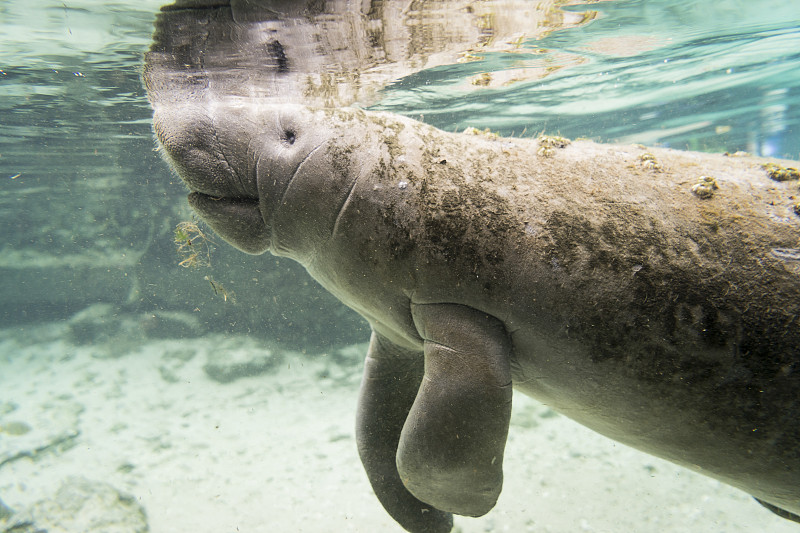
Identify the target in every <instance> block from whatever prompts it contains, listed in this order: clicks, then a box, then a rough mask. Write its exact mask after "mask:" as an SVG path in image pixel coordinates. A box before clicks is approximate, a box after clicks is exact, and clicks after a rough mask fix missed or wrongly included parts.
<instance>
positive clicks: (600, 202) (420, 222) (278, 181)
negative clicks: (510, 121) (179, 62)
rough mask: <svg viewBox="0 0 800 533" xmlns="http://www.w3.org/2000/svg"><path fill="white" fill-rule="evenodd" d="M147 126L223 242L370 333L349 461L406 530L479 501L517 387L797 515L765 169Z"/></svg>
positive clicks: (460, 139)
mask: <svg viewBox="0 0 800 533" xmlns="http://www.w3.org/2000/svg"><path fill="white" fill-rule="evenodd" d="M154 108H155V129H156V132H157V135H158V138H159V140H160V141H161V143H162V145H163V147H164V149H165V153H166V154H167V155H168V157H169V159H170V160H171V162H172V163H173V165H174V167H175V168H176V170H177V171H178V173H179V174H180V176H181V177H182V178H183V179H184V181H185V182H186V183H187V185H188V186H189V187H190V189H191V190H192V191H193V192H192V193H191V194H190V196H189V201H190V203H191V205H192V206H193V207H194V209H195V210H196V211H197V212H198V214H199V215H200V216H201V217H202V218H203V219H204V220H205V221H206V222H207V223H208V224H209V225H210V226H211V227H212V228H213V229H214V230H215V231H216V232H217V233H218V234H219V235H220V236H221V237H222V238H224V239H226V240H227V241H228V242H230V243H231V244H233V245H234V246H237V247H238V248H240V249H242V250H244V251H246V252H249V253H263V252H265V251H270V252H272V253H273V254H277V255H283V256H288V257H292V258H294V259H296V260H297V261H299V262H301V263H302V264H303V265H304V266H305V267H306V269H307V270H308V271H309V273H310V274H311V275H312V276H313V277H314V278H315V279H317V280H318V281H319V282H320V283H321V284H322V285H323V286H324V287H326V288H327V289H328V290H330V291H331V292H332V293H333V294H335V295H336V296H338V297H339V298H340V299H341V300H342V301H343V302H344V303H346V304H347V305H349V306H350V307H352V308H353V309H355V310H356V311H358V312H359V313H361V314H362V315H363V316H364V317H366V318H367V320H369V322H370V324H371V325H372V328H373V337H372V341H371V345H370V351H369V353H368V355H367V363H366V365H365V376H364V381H363V384H362V391H361V398H360V402H359V412H358V434H357V437H358V444H359V452H360V454H361V457H362V461H363V462H364V465H365V468H366V470H367V474H368V476H369V478H370V481H371V482H372V484H373V487H374V489H375V492H376V494H377V495H378V497H379V499H380V500H381V502H382V503H383V504H384V506H385V507H386V508H387V510H388V511H389V512H390V513H391V514H392V516H393V517H394V518H395V519H396V520H398V522H400V523H401V524H402V525H403V526H404V527H405V528H406V529H408V530H409V531H447V530H449V528H450V524H451V523H452V522H451V520H452V518H451V516H450V514H449V513H457V514H464V515H470V516H476V515H480V514H483V513H485V512H487V511H488V510H489V509H491V507H492V506H493V505H494V503H495V500H496V498H497V496H498V495H499V492H500V488H501V485H502V458H503V450H504V445H505V440H506V434H507V431H508V418H509V413H510V402H511V390H510V387H511V385H513V387H514V388H516V389H517V390H519V391H521V392H523V393H525V394H528V395H530V396H532V397H534V398H536V399H538V400H539V401H541V402H543V403H545V404H547V405H549V406H550V407H552V408H553V409H556V410H557V411H559V412H561V413H563V414H564V415H566V416H569V417H571V418H573V419H574V420H577V421H578V422H580V423H582V424H584V425H586V426H588V427H590V428H593V429H594V430H596V431H598V432H600V433H602V434H604V435H607V436H609V437H611V438H613V439H616V440H618V441H620V442H623V443H625V444H628V445H630V446H633V447H636V448H639V449H641V450H644V451H646V452H649V453H652V454H654V455H657V456H660V457H663V458H666V459H668V460H671V461H674V462H676V463H678V464H681V465H684V466H686V467H688V468H692V469H694V470H698V471H701V472H703V473H705V474H707V475H710V476H713V477H715V478H718V479H720V480H722V481H724V482H726V483H729V484H731V485H733V486H736V487H739V488H741V489H743V490H745V491H748V492H749V493H751V494H752V495H753V496H755V497H756V498H758V499H759V500H762V501H763V502H766V503H767V504H769V505H770V506H772V508H773V510H776V509H777V510H783V511H784V513H783V514H784V515H788V516H789V517H790V518H792V519H797V516H795V515H797V514H800V417H798V416H797V414H798V412H800V348H798V347H799V346H800V327H798V326H800V324H798V321H799V320H800V318H799V317H800V261H798V259H797V257H798V250H800V216H798V214H797V213H795V208H794V205H795V203H796V202H797V199H796V195H797V187H796V185H793V184H790V183H785V182H777V181H775V180H773V179H771V178H770V177H769V175H768V174H767V172H766V171H765V170H764V165H765V164H766V163H767V161H766V160H763V159H758V158H753V157H735V158H732V157H725V156H723V155H711V154H701V153H693V152H682V151H675V150H668V149H658V148H647V149H646V150H645V149H644V148H643V147H637V146H620V145H603V144H596V143H593V142H589V141H572V142H563V143H557V144H554V145H553V146H551V147H550V148H551V151H550V152H548V154H547V156H546V157H542V156H541V154H540V150H541V141H540V140H536V139H519V138H513V139H503V138H499V139H493V138H487V137H486V136H483V135H464V134H453V133H446V132H442V131H440V130H437V129H435V128H432V127H430V126H427V125H424V124H422V123H419V122H416V121H413V120H410V119H407V118H402V117H398V116H395V115H390V114H382V113H370V112H365V111H360V110H353V109H337V110H332V109H312V108H307V107H303V106H288V105H284V106H277V105H266V104H264V105H260V104H254V103H252V102H251V101H245V100H240V99H230V100H225V99H214V100H213V101H209V100H201V101H197V102H193V103H185V104H184V105H181V106H180V107H173V106H170V105H158V103H155V104H154ZM643 155H645V157H643ZM647 161H655V162H657V163H658V167H659V168H658V171H657V172H654V168H653V166H652V165H643V162H647ZM771 162H774V163H776V164H781V165H783V166H790V167H791V166H797V164H796V163H792V162H787V161H783V162H781V161H771ZM711 176H713V183H714V184H715V185H716V187H717V188H716V189H714V191H713V195H711V196H710V197H700V196H698V194H697V193H696V191H695V190H693V187H694V186H695V185H697V183H698V180H700V179H701V177H711ZM266 298H268V295H265V299H266ZM423 375H424V378H423Z"/></svg>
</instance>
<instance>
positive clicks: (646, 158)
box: [639, 152, 664, 172]
mask: <svg viewBox="0 0 800 533" xmlns="http://www.w3.org/2000/svg"><path fill="white" fill-rule="evenodd" d="M639 161H641V163H642V167H643V168H645V169H647V170H654V171H656V172H661V171H662V170H664V167H662V166H661V163H659V162H658V159H656V156H654V155H653V154H651V153H650V152H645V153H643V154H642V155H640V156H639Z"/></svg>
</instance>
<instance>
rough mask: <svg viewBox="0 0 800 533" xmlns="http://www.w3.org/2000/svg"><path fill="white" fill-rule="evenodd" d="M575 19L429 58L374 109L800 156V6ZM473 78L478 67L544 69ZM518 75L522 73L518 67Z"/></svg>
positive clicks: (674, 8) (620, 7)
mask: <svg viewBox="0 0 800 533" xmlns="http://www.w3.org/2000/svg"><path fill="white" fill-rule="evenodd" d="M567 9H568V10H570V11H584V10H586V9H592V10H595V9H596V10H598V11H599V16H598V17H597V18H596V19H595V20H592V21H591V22H589V23H588V24H585V25H584V26H581V27H577V28H569V29H564V30H560V31H553V32H552V33H550V34H549V35H547V36H545V37H544V38H542V39H540V40H527V41H525V42H524V44H523V46H522V49H521V50H515V51H514V53H507V52H506V53H503V52H499V53H492V54H486V56H485V59H484V60H483V61H478V62H474V63H468V64H463V65H448V66H443V67H438V68H434V69H431V70H427V71H424V72H421V73H419V74H415V75H413V76H410V77H409V78H407V79H404V80H401V81H398V82H395V83H394V84H392V85H391V86H390V87H389V88H388V89H387V90H386V91H385V93H384V98H383V101H382V102H381V103H380V104H378V106H376V107H378V108H380V109H387V110H391V111H395V112H398V113H403V114H408V115H411V116H420V115H421V116H423V117H424V119H425V120H426V121H427V122H430V123H432V124H434V125H436V126H438V127H440V128H443V129H448V130H449V129H461V128H463V127H466V126H468V125H476V124H477V125H478V126H480V127H489V128H491V129H493V130H496V131H499V132H501V133H502V134H505V135H510V134H512V133H517V134H519V133H520V132H521V131H522V130H524V129H527V131H528V132H530V131H532V130H534V131H541V130H547V131H560V132H561V133H562V134H564V135H566V136H568V137H590V138H592V139H597V140H602V141H624V142H636V143H643V144H648V145H652V144H656V143H657V144H662V145H665V146H672V147H676V148H690V149H695V150H704V151H726V150H727V151H736V150H745V151H749V152H751V153H754V154H760V155H767V156H784V157H789V158H793V159H797V158H798V157H799V156H800V127H798V125H799V124H800V108H799V107H798V100H799V99H800V68H798V64H800V30H799V29H798V25H800V5H798V4H796V3H793V2H783V1H779V0H773V1H761V2H747V1H744V0H741V1H725V2H673V1H668V0H665V1H621V2H603V3H597V4H591V5H578V6H573V7H570V8H567ZM547 68H550V69H551V72H550V73H547V74H545V75H543V76H542V75H539V77H535V79H530V80H522V81H517V82H514V83H507V82H506V83H504V82H503V78H501V77H500V76H498V77H500V81H499V82H498V84H497V85H499V86H497V87H494V86H490V87H488V88H475V86H474V85H470V84H468V83H464V81H465V79H470V78H472V77H474V76H476V75H479V74H481V73H483V72H493V73H497V74H502V73H503V72H504V71H512V72H513V71H514V70H520V69H531V70H535V69H547ZM523 75H524V72H523Z"/></svg>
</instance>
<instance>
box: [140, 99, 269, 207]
mask: <svg viewBox="0 0 800 533" xmlns="http://www.w3.org/2000/svg"><path fill="white" fill-rule="evenodd" d="M240 115H241V113H237V112H235V111H234V112H232V111H231V110H228V111H227V112H226V113H225V114H218V113H215V112H214V109H213V108H209V107H208V106H206V105H199V104H195V105H182V106H168V107H164V108H157V109H156V110H155V112H154V119H153V122H154V126H155V132H156V136H157V137H158V140H159V141H160V143H161V146H162V147H163V149H164V153H165V154H166V156H167V157H168V158H169V160H170V162H171V163H172V164H173V166H174V168H175V169H176V170H177V172H178V175H179V176H180V177H181V179H182V180H183V181H184V182H185V183H186V185H187V186H188V187H189V188H190V189H191V190H192V191H194V192H200V193H203V194H206V195H209V196H213V197H224V198H251V199H255V198H257V197H258V187H257V183H256V176H255V169H254V163H253V162H252V154H248V151H249V149H248V148H247V147H248V145H249V144H248V143H247V142H245V143H244V145H242V142H241V140H242V139H246V138H249V137H250V136H251V134H250V133H249V132H248V121H247V120H246V118H245V117H242V116H240ZM243 146H244V148H243Z"/></svg>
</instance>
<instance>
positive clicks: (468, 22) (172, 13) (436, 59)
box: [145, 0, 596, 107]
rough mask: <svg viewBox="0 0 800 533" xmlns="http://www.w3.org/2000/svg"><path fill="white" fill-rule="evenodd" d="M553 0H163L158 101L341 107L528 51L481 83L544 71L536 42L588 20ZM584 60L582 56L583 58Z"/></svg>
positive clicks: (155, 87)
mask: <svg viewBox="0 0 800 533" xmlns="http://www.w3.org/2000/svg"><path fill="white" fill-rule="evenodd" d="M560 4H563V2H557V1H556V0H545V1H542V2H537V3H532V2H525V1H520V0H490V1H485V2H474V1H467V0H460V1H445V0H437V1H411V0H404V1H388V0H385V1H380V0H373V1H362V2H347V1H345V0H329V1H319V0H306V1H299V2H295V1H286V0H271V1H261V2H258V1H253V0H232V1H231V2H230V3H228V4H223V5H220V4H218V3H213V4H212V3H211V2H209V1H207V0H192V1H179V2H176V3H174V4H171V5H168V6H165V7H163V8H162V12H161V13H160V14H159V16H158V20H157V22H156V31H155V35H154V37H153V45H152V47H151V49H150V52H149V53H148V55H147V59H146V69H145V81H146V83H147V86H148V90H149V94H150V98H151V100H152V101H153V103H154V104H156V103H159V102H168V101H185V100H187V99H195V98H208V97H212V95H213V97H216V98H219V97H226V98H230V97H244V98H267V99H270V100H274V101H279V102H294V103H303V104H306V105H312V106H327V107H339V106H347V105H354V104H360V105H367V104H369V103H372V102H374V101H375V100H376V98H377V96H376V94H377V93H378V91H380V90H381V89H382V88H384V87H385V86H386V85H388V84H389V83H391V82H393V81H396V80H399V79H400V78H403V77H404V76H407V75H409V74H412V73H414V72H418V71H420V70H423V69H430V68H433V67H437V66H442V65H448V64H455V63H459V62H467V61H474V60H479V59H481V58H482V54H486V53H492V52H508V53H515V54H518V56H517V57H515V67H516V68H512V69H509V70H508V71H504V74H497V73H495V74H489V73H480V74H478V75H476V76H475V79H473V80H472V83H473V84H474V85H475V86H476V87H481V86H486V85H491V84H497V83H509V82H513V81H519V80H521V79H531V78H536V77H543V76H546V75H548V74H549V73H550V72H553V71H554V70H557V69H558V68H559V67H558V66H557V65H546V66H544V65H543V64H542V59H541V57H538V54H536V53H535V51H532V50H531V49H530V48H528V49H526V48H525V47H524V43H530V42H532V41H534V40H535V39H539V38H541V37H543V36H545V35H547V34H549V33H550V32H552V31H554V30H556V29H561V28H566V27H572V26H576V25H580V24H584V23H586V22H588V21H590V20H592V19H593V18H594V16H595V15H596V13H595V12H594V11H587V12H584V13H575V12H565V11H562V10H561V9H559V8H558V7H557V5H560ZM573 61H574V59H573Z"/></svg>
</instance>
